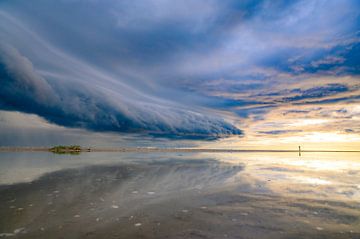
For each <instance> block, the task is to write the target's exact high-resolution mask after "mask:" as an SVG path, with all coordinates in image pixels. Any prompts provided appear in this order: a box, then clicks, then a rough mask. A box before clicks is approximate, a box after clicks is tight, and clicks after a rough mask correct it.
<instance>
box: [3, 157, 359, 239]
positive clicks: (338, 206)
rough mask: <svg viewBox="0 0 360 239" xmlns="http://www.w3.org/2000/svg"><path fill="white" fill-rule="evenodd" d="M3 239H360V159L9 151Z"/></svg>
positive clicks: (4, 165)
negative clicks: (66, 153)
mask: <svg viewBox="0 0 360 239" xmlns="http://www.w3.org/2000/svg"><path fill="white" fill-rule="evenodd" d="M0 202H1V203H0V213H1V214H0V215H1V219H0V237H13V238H14V237H15V238H360V154H357V153H305V154H303V155H302V156H301V157H299V156H297V155H296V154H295V153H197V154H195V153H181V154H180V153H142V154H140V153H94V152H92V153H82V154H80V155H56V154H52V153H45V152H39V153H36V152H33V153H19V152H12V153H4V152H2V153H0Z"/></svg>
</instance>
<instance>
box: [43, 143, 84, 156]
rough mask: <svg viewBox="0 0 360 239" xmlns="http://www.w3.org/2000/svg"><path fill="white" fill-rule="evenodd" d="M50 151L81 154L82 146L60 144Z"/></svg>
mask: <svg viewBox="0 0 360 239" xmlns="http://www.w3.org/2000/svg"><path fill="white" fill-rule="evenodd" d="M49 151H50V152H53V153H55V154H79V153H80V152H81V147H80V146H79V145H69V146H65V145H58V146H54V147H52V148H50V149H49Z"/></svg>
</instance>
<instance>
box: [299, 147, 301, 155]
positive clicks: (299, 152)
mask: <svg viewBox="0 0 360 239" xmlns="http://www.w3.org/2000/svg"><path fill="white" fill-rule="evenodd" d="M299 156H301V146H299Z"/></svg>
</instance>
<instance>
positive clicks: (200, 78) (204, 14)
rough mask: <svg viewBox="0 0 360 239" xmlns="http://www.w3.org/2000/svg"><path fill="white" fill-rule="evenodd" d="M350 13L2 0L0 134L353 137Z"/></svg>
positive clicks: (205, 1) (339, 143)
mask: <svg viewBox="0 0 360 239" xmlns="http://www.w3.org/2000/svg"><path fill="white" fill-rule="evenodd" d="M359 14H360V2H359V1H356V0H343V1H340V0H326V1H325V0H323V1H321V0H318V1H316V0H314V1H301V0H299V1H296V0H294V1H281V0H279V1H270V0H264V1H246V0H244V1H235V0H185V1H171V0H138V1H133V0H132V1H129V0H122V1H120V0H86V1H85V0H58V1H48V0H33V1H26V0H2V1H0V82H1V87H0V134H2V136H3V137H1V138H2V139H0V145H10V144H11V145H16V144H21V145H23V144H32V143H33V142H34V141H36V142H37V144H43V143H44V142H55V141H56V142H62V141H66V140H64V139H63V138H62V137H63V136H61V137H59V135H60V134H63V135H66V137H65V136H64V137H65V138H67V137H72V140H73V141H75V142H76V141H77V140H79V138H86V136H88V137H95V138H96V137H100V138H99V140H101V141H103V142H105V143H106V142H108V141H109V138H112V139H114V138H115V139H116V138H118V137H125V139H127V137H132V135H140V136H141V137H143V138H147V137H149V138H150V139H151V138H152V137H153V138H156V140H160V141H156V142H163V140H164V139H168V140H174V139H187V140H190V139H191V140H194V139H196V140H202V141H203V142H204V145H206V146H209V147H210V146H211V147H250V148H251V147H255V148H256V147H257V148H293V147H295V146H296V145H299V144H301V145H306V146H307V147H308V148H331V149H334V148H336V149H356V148H357V149H358V148H360V104H359V102H360V78H359V73H360V60H358V59H359V58H360V54H359V53H360V16H359ZM60 132H61V133H60ZM69 135H70V136H69ZM99 135H100V136H99ZM56 137H57V140H55V141H51V140H50V141H48V139H49V138H52V139H53V138H56ZM104 137H105V138H104ZM141 137H140V138H141ZM159 138H161V139H159ZM214 139H217V140H216V141H214ZM219 139H220V140H219ZM116 142H117V141H116ZM191 144H192V143H190V145H191Z"/></svg>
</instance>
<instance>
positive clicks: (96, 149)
mask: <svg viewBox="0 0 360 239" xmlns="http://www.w3.org/2000/svg"><path fill="white" fill-rule="evenodd" d="M51 148H52V147H31V146H15V147H14V146H0V152H48V151H50V149H51ZM80 152H184V153H186V152H188V153H192V152H195V153H196V152H199V153H200V152H204V153H206V152H209V153H232V152H234V153H237V152H238V153H241V152H249V153H250V152H254V153H256V152H259V153H260V152H264V153H266V152H274V153H282V152H283V153H286V152H288V153H298V152H301V153H317V152H318V153H360V150H323V149H318V150H303V149H301V151H299V150H295V149H224V148H185V147H184V148H175V147H167V148H160V147H81V150H80Z"/></svg>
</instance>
